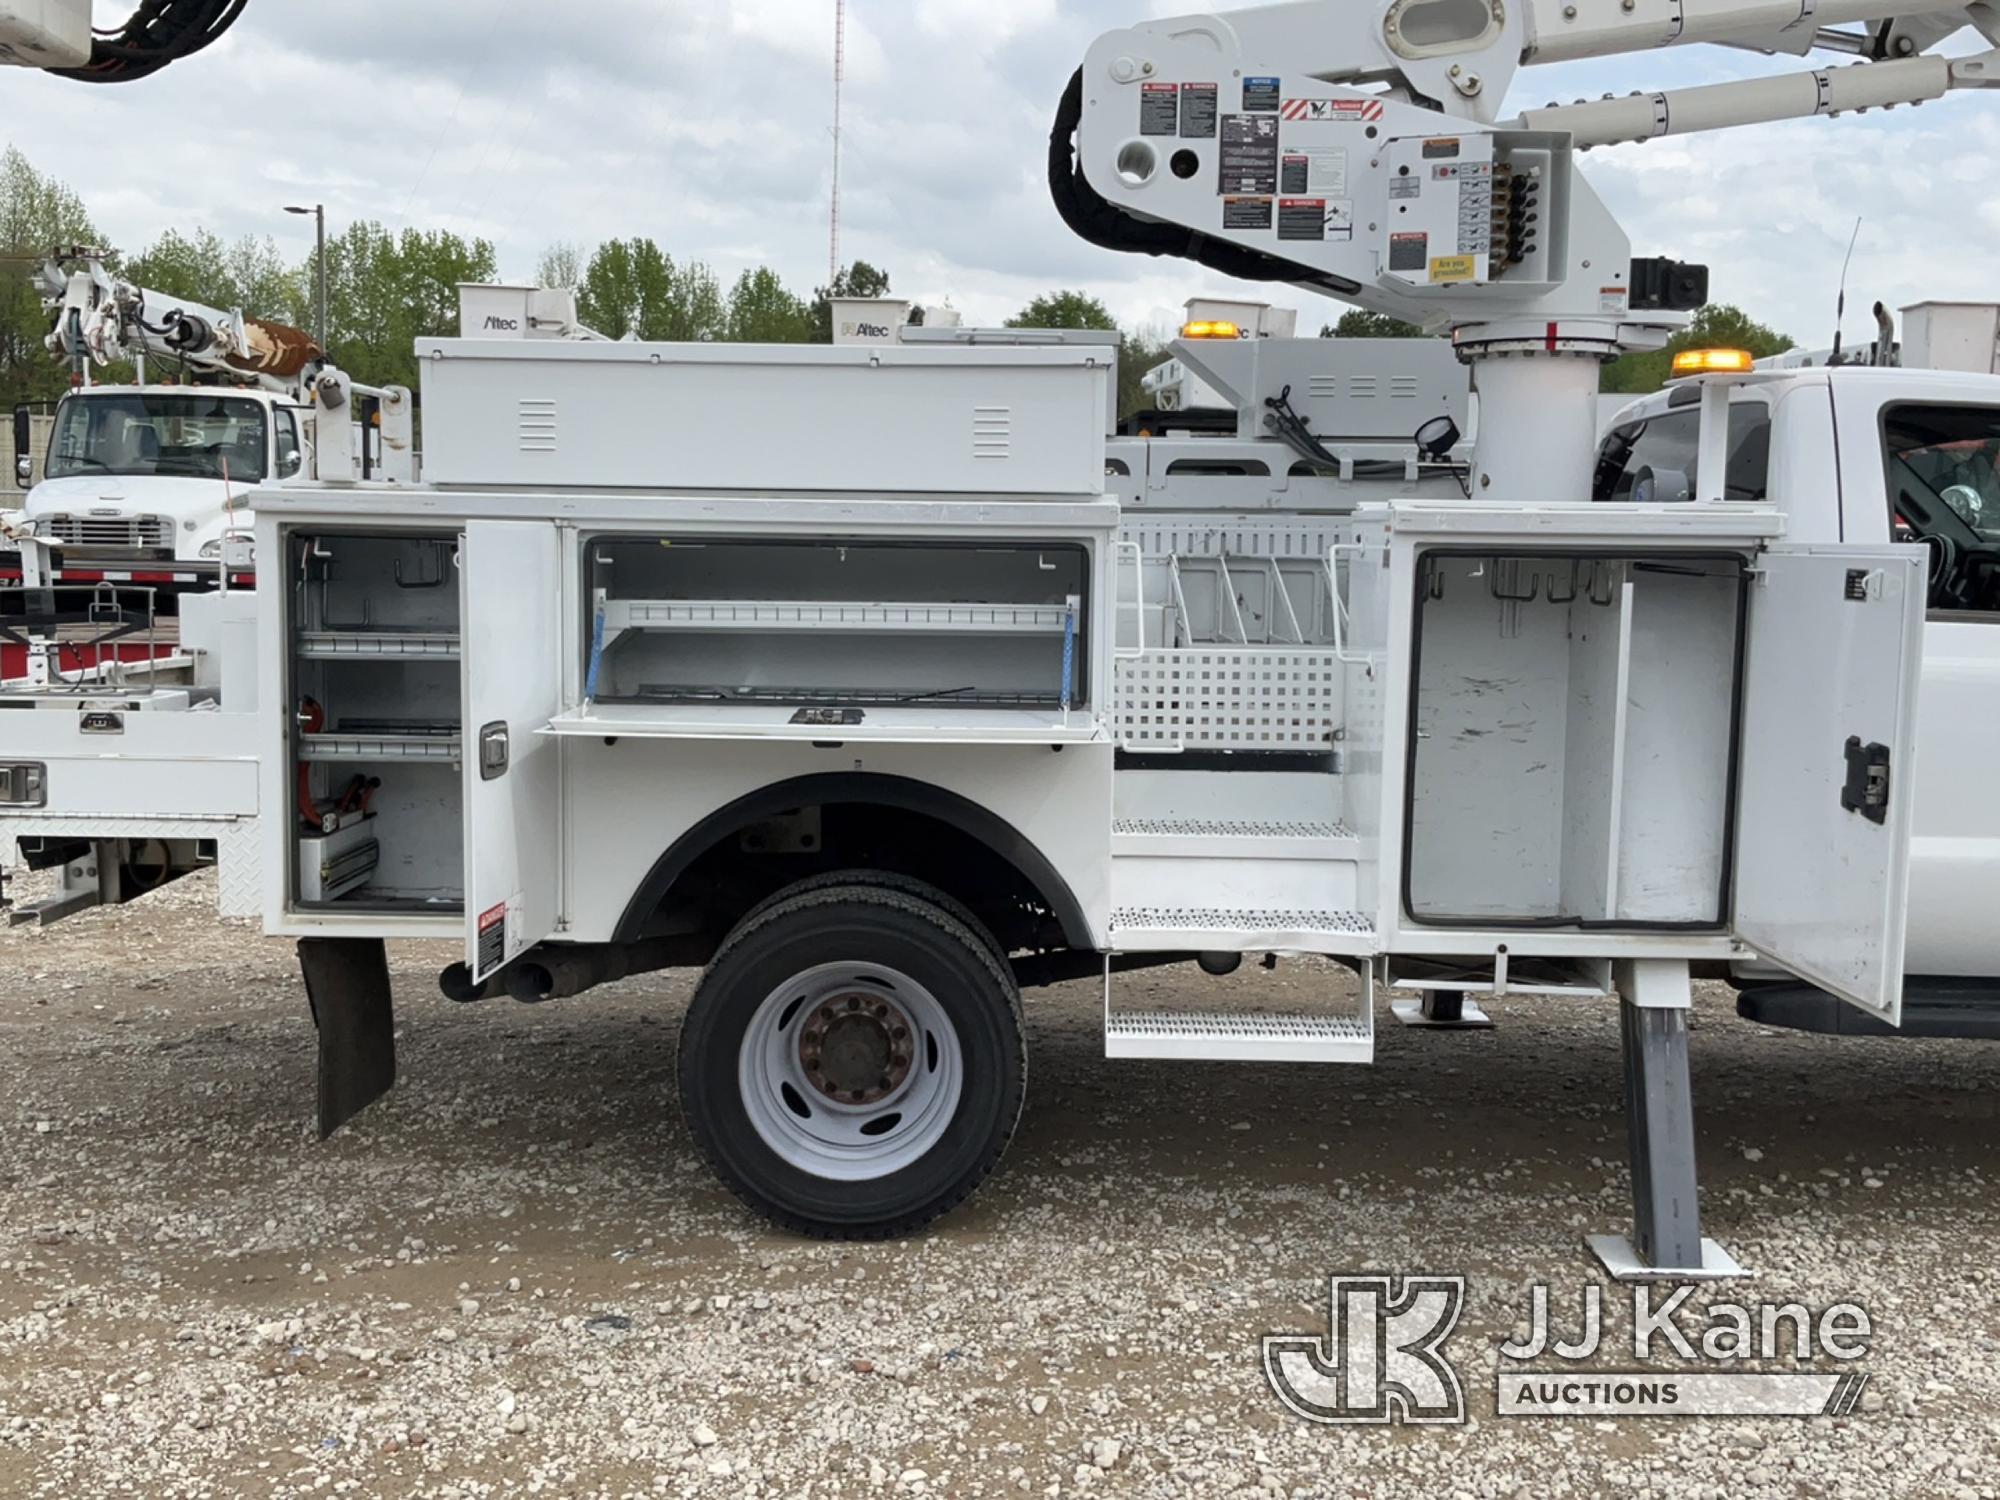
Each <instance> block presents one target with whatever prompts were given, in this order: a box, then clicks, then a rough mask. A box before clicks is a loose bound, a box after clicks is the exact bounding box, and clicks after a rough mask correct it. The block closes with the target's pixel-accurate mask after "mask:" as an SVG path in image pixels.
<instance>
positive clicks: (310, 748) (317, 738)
mask: <svg viewBox="0 0 2000 1500" xmlns="http://www.w3.org/2000/svg"><path fill="white" fill-rule="evenodd" d="M464 749H465V744H464V740H463V738H462V737H461V736H459V735H457V734H450V735H442V734H343V733H334V734H308V735H303V736H301V737H300V741H299V756H300V759H302V760H307V761H311V762H313V763H315V764H321V763H324V762H327V761H339V762H342V763H350V762H358V763H360V764H364V765H365V764H370V763H373V762H376V761H435V762H439V763H447V764H448V763H454V762H457V761H459V760H460V759H462V758H463V755H464Z"/></svg>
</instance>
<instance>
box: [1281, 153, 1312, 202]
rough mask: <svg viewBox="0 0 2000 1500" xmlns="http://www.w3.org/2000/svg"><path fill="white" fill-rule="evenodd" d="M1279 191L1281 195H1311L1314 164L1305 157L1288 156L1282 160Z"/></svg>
mask: <svg viewBox="0 0 2000 1500" xmlns="http://www.w3.org/2000/svg"><path fill="white" fill-rule="evenodd" d="M1278 191H1279V192H1281V193H1310V192H1311V191H1312V162H1311V160H1310V159H1308V158H1307V157H1303V156H1287V157H1284V158H1282V159H1281V160H1280V162H1279V170H1278Z"/></svg>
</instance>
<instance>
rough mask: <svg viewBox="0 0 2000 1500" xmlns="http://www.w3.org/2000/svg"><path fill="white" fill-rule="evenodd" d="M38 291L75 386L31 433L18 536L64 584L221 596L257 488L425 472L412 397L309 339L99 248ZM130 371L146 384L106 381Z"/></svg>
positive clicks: (84, 250)
mask: <svg viewBox="0 0 2000 1500" xmlns="http://www.w3.org/2000/svg"><path fill="white" fill-rule="evenodd" d="M38 283H39V285H40V286H41V288H42V291H43V293H44V298H45V305H46V306H47V309H48V311H49V314H50V322H51V328H50V332H49V336H48V339H47V344H48V348H49V352H50V354H51V355H52V356H53V357H54V358H56V359H58V360H60V361H62V362H63V363H64V364H65V365H66V366H68V367H69V369H70V371H71V374H72V378H73V381H74V385H75V388H74V389H73V390H71V392H70V393H69V394H68V395H66V396H64V397H63V399H62V401H61V402H60V403H59V404H58V405H57V406H56V408H55V411H54V414H53V418H52V420H51V422H50V424H49V426H48V427H47V428H46V429H42V430H39V431H38V430H36V429H35V428H33V427H31V428H30V429H29V430H28V431H27V432H25V433H24V432H22V431H21V430H20V428H19V425H18V423H17V428H16V450H15V455H14V474H15V480H16V483H17V484H19V485H20V487H21V488H22V489H23V490H25V491H27V492H28V493H27V494H26V495H25V497H24V499H23V501H22V503H21V515H20V518H19V520H18V521H17V523H16V526H17V528H18V529H19V530H20V531H21V532H22V533H23V534H25V535H27V536H30V537H33V538H35V539H36V540H38V541H40V542H42V543H43V544H44V545H45V546H46V547H48V548H49V549H51V552H52V553H53V557H52V563H53V566H54V569H55V571H56V572H57V574H58V575H59V576H61V577H62V578H64V579H65V580H67V581H70V582H77V581H97V580H99V579H103V578H106V577H109V578H111V579H113V580H114V581H119V582H129V581H134V580H135V575H137V581H144V582H149V583H154V584H158V585H161V586H162V589H163V592H166V593H169V594H170V593H172V592H173V591H175V590H176V589H179V588H185V587H189V586H195V587H202V586H212V584H213V583H214V581H215V579H216V577H217V576H218V575H219V574H220V572H221V570H222V564H223V552H224V546H225V537H226V536H227V535H229V534H231V533H234V534H236V535H237V536H239V537H243V538H247V536H248V534H249V529H250V527H251V525H252V524H253V520H254V518H253V517H252V516H251V515H250V513H249V512H248V510H247V508H246V506H245V504H244V501H245V496H246V495H247V494H248V493H249V492H250V491H251V490H254V489H255V488H256V487H257V486H258V485H261V484H266V483H275V482H282V481H284V480H287V479H295V478H298V477H300V476H301V475H308V474H320V473H327V474H328V475H329V477H333V478H348V477H351V478H353V479H357V480H376V479H379V480H382V481H384V482H387V483H392V484H408V483H410V482H412V481H413V480H414V479H415V478H416V455H415V438H414V417H413V411H412V407H413V403H412V402H411V400H410V398H409V393H408V392H407V391H402V390H400V389H395V390H383V391H376V390H373V389H371V388H368V387H359V386H355V385H354V384H353V382H351V381H349V380H348V379H347V377H346V376H345V375H343V374H342V373H341V372H340V371H339V370H338V369H336V368H335V367H334V366H332V365H331V364H330V363H328V361H327V359H326V356H325V354H324V352H323V351H322V350H321V349H320V347H319V346H318V345H317V344H316V343H314V342H313V341H312V339H311V338H310V337H308V336H307V335H306V334H305V333H303V332H301V331H300V330H298V329H296V328H290V327H287V326H285V325H284V324H280V323H272V322H268V321H265V320H261V319H257V318H251V317H246V316H244V314H243V313H242V312H241V311H240V310H238V311H233V312H225V311H222V310H220V309H217V308H213V307H206V306H203V305H201V304H200V303H196V302H193V301H190V300H189V299H186V298H182V297H170V296H166V295H164V294H162V293H159V292H153V291H148V290H147V289H146V288H144V287H139V286H134V285H133V284H131V283H129V282H126V281H123V280H120V279H119V278H117V277H116V276H114V275H113V274H112V273H111V272H110V271H109V270H108V269H107V268H106V266H105V258H104V255H103V253H102V252H99V251H96V250H93V249H90V248H88V247H77V248H74V249H71V250H68V251H64V252H59V253H57V254H55V255H52V256H51V257H50V258H49V260H48V261H47V263H46V264H45V265H44V266H43V267H42V268H41V271H40V274H39V277H38ZM123 363H129V364H131V365H132V366H134V367H135V369H136V373H137V380H136V382H134V383H131V384H124V385H110V386H103V385H97V384H95V383H94V379H95V376H96V373H97V372H98V371H100V370H103V369H105V368H107V367H109V366H112V365H114V364H123ZM149 374H155V375H171V376H172V379H171V381H168V382H161V381H151V380H149V379H148V375H149ZM322 393H324V397H325V399H324V400H321V399H320V397H321V394H322ZM336 424H337V425H336ZM323 430H324V431H325V433H326V434H327V435H329V436H330V437H332V438H334V439H335V441H334V442H332V443H330V444H327V446H328V448H329V453H328V459H329V462H328V463H327V464H322V463H321V462H320V460H319V458H318V456H317V452H316V450H317V449H318V448H319V447H320V446H321V445H322V442H323V439H322V431H323ZM23 438H25V439H26V440H27V444H28V446H27V447H26V448H25V449H24V448H23V447H22V446H20V445H21V442H22V439H23ZM38 439H42V440H43V441H41V442H38V441H37V440H38ZM341 465H345V466H346V472H344V473H343V472H340V471H339V466H341ZM246 571H247V570H246Z"/></svg>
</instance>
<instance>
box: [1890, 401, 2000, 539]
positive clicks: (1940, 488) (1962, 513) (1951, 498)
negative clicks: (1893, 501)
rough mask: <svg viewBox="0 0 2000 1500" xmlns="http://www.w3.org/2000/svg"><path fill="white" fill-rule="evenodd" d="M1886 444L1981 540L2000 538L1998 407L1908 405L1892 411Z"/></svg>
mask: <svg viewBox="0 0 2000 1500" xmlns="http://www.w3.org/2000/svg"><path fill="white" fill-rule="evenodd" d="M1888 447H1889V456H1890V458H1891V459H1892V460H1895V461H1900V463H1901V464H1902V465H1903V466H1904V467H1905V468H1906V469H1907V470H1908V474H1909V476H1910V477H1914V478H1915V479H1916V480H1917V481H1918V482H1919V483H1920V484H1922V485H1923V486H1924V488H1925V489H1927V490H1929V491H1930V492H1931V493H1932V494H1933V495H1936V496H1937V497H1938V498H1939V499H1940V500H1942V501H1944V503H1945V504H1946V505H1948V506H1950V507H1951V508H1952V510H1953V511H1955V512H1956V513H1957V515H1958V518H1959V519H1960V520H1961V521H1963V522H1965V524H1966V525H1967V526H1969V527H1971V528H1972V529H1973V530H1974V531H1976V532H1977V533H1979V536H1980V539H1981V540H1983V541H1989V542H2000V412H1995V411H1993V410H1992V409H1991V408H1978V407H1956V408H1937V409H1931V410H1928V411H1919V410H1911V409H1908V408H1905V409H1903V410H1900V411H1897V412H1895V413H1894V414H1892V416H1891V417H1890V420H1889V425H1888ZM1892 481H1893V475H1892ZM1906 519H1907V518H1906Z"/></svg>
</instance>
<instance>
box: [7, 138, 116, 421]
mask: <svg viewBox="0 0 2000 1500" xmlns="http://www.w3.org/2000/svg"><path fill="white" fill-rule="evenodd" d="M96 243H97V231H96V229H95V228H93V227H92V225H91V222H90V215H89V213H88V212H86V211H85V209H84V206H83V200H82V199H81V198H79V197H77V195H76V194H75V193H73V192H71V191H70V190H69V189H68V188H67V187H65V186H63V185H62V184H61V183H60V182H57V181H56V180H55V179H54V178H53V177H46V176H44V175H42V174H41V173H40V172H37V171H36V170H35V168H34V166H33V165H32V164H31V163H30V162H29V161H28V159H27V157H25V156H23V155H22V154H21V153H20V152H19V151H17V150H15V149H14V148H13V147H11V146H10V147H8V148H7V150H6V151H5V152H4V153H0V408H5V409H7V410H11V409H12V408H13V406H14V404H15V403H16V402H20V401H42V400H49V399H52V398H53V397H55V396H58V395H60V394H61V393H62V392H63V390H64V389H65V388H66V387H67V386H68V384H69V376H68V373H67V371H65V370H64V369H63V367H62V366H61V365H60V364H58V363H57V362H56V361H55V360H54V359H52V358H51V357H50V356H49V352H48V350H47V349H46V348H45V347H44V346H43V343H42V340H43V339H45V338H46V337H48V332H49V317H48V314H47V313H46V312H44V311H43V310H42V297H41V292H40V291H39V290H38V289H37V287H36V284H35V282H34V280H33V279H32V278H33V276H34V273H35V272H37V271H39V270H40V269H41V263H42V259H43V257H45V256H46V255H47V254H48V253H49V251H50V250H52V249H55V248H56V247H57V246H62V247H65V248H66V247H68V246H71V245H92V244H96Z"/></svg>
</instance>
